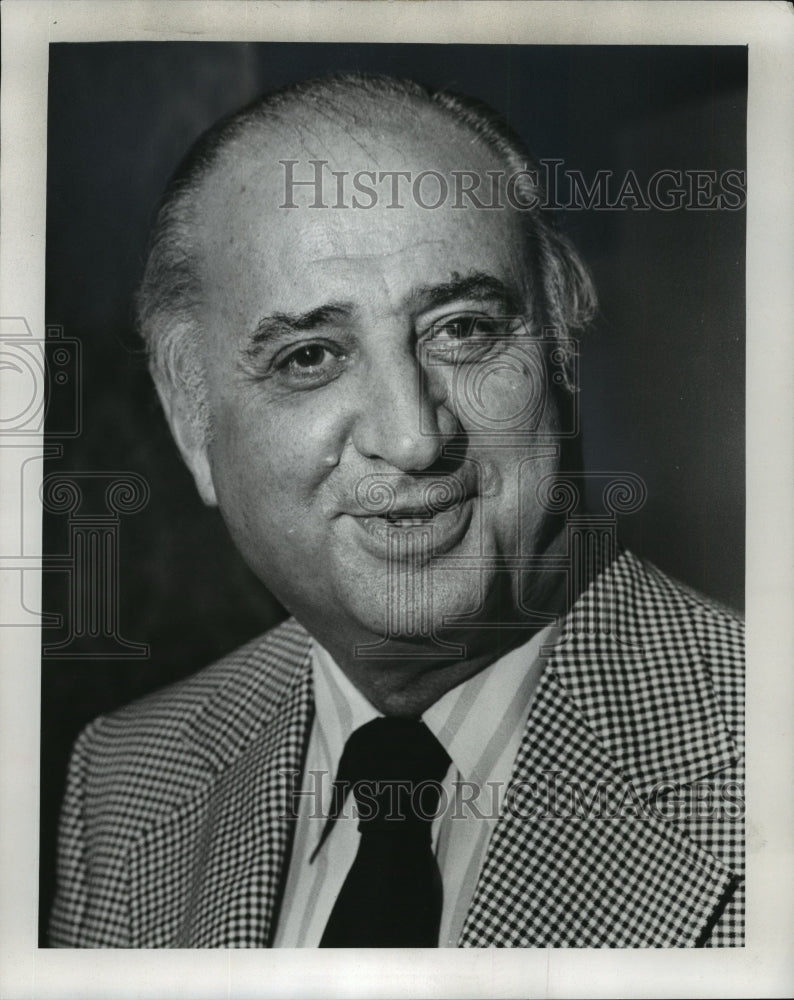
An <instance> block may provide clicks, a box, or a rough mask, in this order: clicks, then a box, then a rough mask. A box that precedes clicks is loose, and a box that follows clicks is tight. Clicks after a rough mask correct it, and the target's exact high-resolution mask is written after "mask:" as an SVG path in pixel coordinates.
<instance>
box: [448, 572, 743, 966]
mask: <svg viewBox="0 0 794 1000" xmlns="http://www.w3.org/2000/svg"><path fill="white" fill-rule="evenodd" d="M605 602H606V605H608V609H609V614H607V615H604V613H603V612H604V610H605ZM575 610H576V612H577V615H576V616H573V615H570V616H569V617H568V620H567V621H566V622H565V623H564V624H563V627H562V632H561V639H560V641H559V642H558V644H557V646H556V647H555V650H554V651H553V653H552V654H551V657H550V661H549V664H548V667H547V670H546V672H545V674H544V678H543V681H542V683H541V685H540V687H539V689H538V691H537V694H536V697H535V701H534V703H533V707H532V710H531V712H530V717H529V720H528V724H527V728H526V731H525V734H524V739H523V742H522V745H521V749H520V750H519V754H518V757H517V759H516V764H515V767H514V771H513V778H512V782H511V784H512V788H511V792H510V793H509V795H508V801H507V804H506V809H505V813H504V814H503V816H502V818H501V820H500V821H499V823H498V824H497V827H496V829H495V830H494V834H493V837H492V839H491V843H490V845H489V849H488V853H487V856H486V860H485V864H484V866H483V870H482V872H481V875H480V879H479V883H478V887H477V890H476V892H475V896H474V899H473V900H472V905H471V907H470V910H469V913H468V915H467V919H466V922H465V924H464V927H463V931H462V933H461V939H460V944H461V945H464V946H486V945H498V946H513V947H515V946H524V947H577V946H578V947H582V946H589V947H599V946H600V947H674V946H678V947H682V946H692V945H695V944H697V943H698V941H699V940H700V939H701V938H702V937H703V935H704V932H705V931H706V929H707V927H708V925H709V922H710V920H711V919H712V917H713V914H714V913H715V911H716V910H717V908H718V907H719V906H720V903H721V902H722V900H723V899H725V898H726V896H727V895H728V894H729V893H730V892H731V891H732V889H733V887H734V885H735V883H736V876H735V874H734V872H732V871H731V870H730V869H729V868H728V867H727V866H726V865H725V864H723V863H721V862H720V861H719V860H717V859H716V858H715V857H714V856H713V855H712V854H710V853H709V852H707V851H705V850H704V849H703V848H702V847H701V846H700V845H699V844H698V843H697V842H696V841H695V840H693V839H692V838H691V837H690V836H689V835H688V834H687V833H686V832H685V829H684V826H683V825H680V824H676V823H675V822H671V818H670V812H669V810H670V808H671V801H670V797H671V796H673V797H675V795H676V794H677V791H678V790H680V788H681V787H682V786H684V785H685V784H687V783H691V782H693V781H696V780H697V779H699V778H703V777H705V776H707V775H711V774H714V773H715V772H718V771H720V770H722V769H725V768H727V767H730V766H731V764H732V763H733V762H735V760H736V757H737V753H736V749H735V747H734V745H733V740H732V738H731V736H730V733H729V732H728V730H727V727H726V724H725V721H724V719H723V716H722V714H721V711H720V709H719V705H718V703H717V700H716V697H715V695H714V692H713V689H712V685H711V681H710V674H709V668H708V664H707V663H705V662H703V660H702V659H701V658H700V655H699V650H698V646H697V641H696V638H695V636H694V635H693V634H691V633H690V632H689V631H688V630H689V628H690V626H689V625H688V621H689V619H690V617H691V613H690V611H689V609H687V608H685V606H684V603H683V600H682V598H681V597H680V595H679V594H678V592H677V590H676V589H675V588H673V587H672V586H671V585H670V584H669V583H668V582H667V581H666V580H665V579H664V578H662V577H661V576H656V575H655V574H653V573H651V572H649V571H648V570H646V569H645V568H644V567H643V566H642V565H641V564H640V563H639V562H638V561H637V560H635V559H634V557H632V556H630V555H629V554H627V553H624V554H623V555H621V556H619V557H618V559H617V560H616V561H615V562H614V563H613V564H612V566H611V567H610V568H609V569H608V570H607V571H606V573H605V574H603V575H602V577H600V578H599V580H597V581H596V583H595V584H593V585H592V586H591V587H590V588H589V590H588V591H587V592H586V593H585V594H584V595H583V596H582V597H581V598H580V600H579V602H577V607H576V609H575ZM574 619H575V620H576V621H577V622H581V621H589V622H598V621H601V622H604V621H608V622H609V628H608V629H606V630H602V631H600V632H594V631H591V632H587V631H581V630H580V631H577V630H576V629H574V628H572V627H571V623H572V622H573V621H574Z"/></svg>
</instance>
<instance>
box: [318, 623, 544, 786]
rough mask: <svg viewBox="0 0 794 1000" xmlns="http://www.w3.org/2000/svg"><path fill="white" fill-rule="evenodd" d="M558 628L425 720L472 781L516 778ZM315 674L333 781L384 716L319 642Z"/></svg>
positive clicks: (467, 685)
mask: <svg viewBox="0 0 794 1000" xmlns="http://www.w3.org/2000/svg"><path fill="white" fill-rule="evenodd" d="M550 632H551V626H547V627H546V628H544V629H542V630H541V631H540V632H536V633H535V634H534V635H533V636H532V638H531V639H529V640H528V641H527V642H526V643H524V644H523V645H521V646H519V647H517V648H516V649H513V650H511V651H510V652H509V653H506V654H505V655H504V656H502V657H500V658H499V659H498V660H495V661H494V662H493V663H492V664H490V665H489V666H488V667H486V668H485V669H484V670H481V671H480V672H479V673H477V674H475V675H474V676H473V677H470V678H469V679H468V680H466V681H464V682H463V683H462V684H459V685H458V686H457V687H455V688H453V689H452V690H451V691H447V693H446V694H445V695H443V696H442V697H441V698H439V700H438V701H437V702H436V703H435V704H434V705H432V706H431V707H430V708H429V709H427V711H426V712H425V713H424V714H423V716H422V720H423V721H424V722H425V724H426V725H427V727H428V728H429V729H430V730H431V732H432V733H433V734H434V735H435V736H436V738H437V739H438V741H439V742H440V743H441V745H442V746H443V747H444V749H445V750H446V751H447V753H448V754H449V756H450V759H451V760H452V762H453V764H454V765H455V767H456V768H457V770H458V771H459V772H460V775H461V777H463V778H464V779H465V780H467V781H476V782H480V783H485V782H486V781H489V780H502V781H504V782H506V781H507V779H508V778H509V776H510V770H511V768H512V763H513V758H514V757H515V754H516V752H517V751H518V745H519V743H520V741H521V736H522V734H523V729H524V724H525V722H526V718H527V715H528V712H529V706H530V703H531V700H532V695H533V693H534V691H535V688H536V687H537V683H538V681H539V680H540V674H541V672H542V664H543V661H542V658H541V657H540V655H539V654H540V652H541V647H542V646H543V644H544V643H546V644H548V641H549V633H550ZM312 672H313V678H314V694H315V708H316V717H315V725H316V726H317V735H318V737H319V744H320V751H321V755H322V757H323V767H324V768H325V769H327V773H328V774H329V775H330V776H331V777H332V778H333V777H334V776H335V775H336V772H337V769H338V767H339V761H340V759H341V757H342V751H343V750H344V747H345V743H346V742H347V740H348V738H349V737H350V735H351V734H352V733H353V732H354V731H355V730H356V729H358V728H360V727H361V726H363V725H365V724H366V723H367V722H370V721H371V720H372V719H376V718H378V717H380V716H381V715H382V714H383V713H381V712H379V711H378V710H377V709H376V708H375V707H374V706H373V705H372V704H371V703H370V702H369V701H368V700H367V699H366V698H365V697H364V695H363V694H362V693H361V692H360V691H359V690H358V688H356V687H355V685H354V684H353V683H352V682H351V681H350V680H349V679H348V678H347V677H346V675H345V674H344V673H343V672H342V670H341V668H340V667H339V665H338V664H337V663H336V662H335V660H334V659H333V657H332V656H331V654H330V653H329V652H328V651H327V650H326V649H325V648H324V647H323V646H321V645H320V644H319V643H318V642H316V641H313V642H312Z"/></svg>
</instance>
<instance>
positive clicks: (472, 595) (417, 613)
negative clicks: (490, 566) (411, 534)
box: [340, 566, 510, 652]
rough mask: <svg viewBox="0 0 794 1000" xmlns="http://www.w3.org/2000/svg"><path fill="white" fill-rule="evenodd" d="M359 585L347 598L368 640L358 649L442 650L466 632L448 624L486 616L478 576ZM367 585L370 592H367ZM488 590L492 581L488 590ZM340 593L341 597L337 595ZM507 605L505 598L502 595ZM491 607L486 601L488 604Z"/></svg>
mask: <svg viewBox="0 0 794 1000" xmlns="http://www.w3.org/2000/svg"><path fill="white" fill-rule="evenodd" d="M359 581H364V582H363V583H362V585H361V586H359V587H357V588H356V590H355V593H353V594H351V593H349V592H348V602H349V605H348V606H349V608H350V611H351V612H352V616H353V618H354V619H355V620H356V621H357V622H358V625H359V628H360V630H361V633H362V634H367V633H368V634H369V635H370V636H371V639H367V640H361V641H360V643H378V642H381V643H382V642H386V641H388V642H389V643H390V644H391V643H393V644H394V646H395V647H402V646H405V647H406V648H407V649H408V650H416V651H417V652H418V650H419V648H421V647H422V646H430V647H435V646H438V648H445V647H444V645H443V643H442V644H441V645H439V644H438V642H437V641H436V640H439V639H440V640H443V641H444V642H445V643H450V642H452V643H457V644H458V645H459V644H460V636H461V635H462V636H463V638H464V641H465V638H466V636H467V633H468V634H469V635H470V633H469V630H468V629H465V628H464V629H462V630H461V629H459V628H458V626H457V625H455V624H449V622H450V620H451V619H452V620H454V619H460V618H464V619H470V618H471V620H472V621H476V620H481V616H482V615H483V614H484V613H485V612H484V608H483V604H484V602H483V599H482V595H481V581H480V572H479V571H478V570H471V571H461V570H440V569H438V568H436V569H434V570H433V571H432V575H431V570H430V567H429V566H428V568H427V572H426V573H425V572H417V571H416V569H414V570H413V571H412V572H411V573H407V572H406V573H399V574H395V576H394V577H392V580H391V581H388V582H387V581H386V579H385V578H381V579H378V580H377V581H374V580H369V581H366V579H365V578H362V577H359ZM367 582H368V583H369V586H367ZM485 589H486V590H487V591H488V590H492V589H493V581H492V583H491V587H490V588H488V587H487V586H486V587H485ZM340 592H341V593H343V591H340ZM505 600H506V601H508V603H509V600H510V599H509V597H507V595H505ZM491 603H492V602H490V601H489V604H491Z"/></svg>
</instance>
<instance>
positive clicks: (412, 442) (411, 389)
mask: <svg viewBox="0 0 794 1000" xmlns="http://www.w3.org/2000/svg"><path fill="white" fill-rule="evenodd" d="M365 381H366V385H365V386H364V392H363V394H362V400H363V402H362V406H361V408H360V410H359V413H358V415H357V419H356V421H355V425H354V428H353V444H354V445H355V446H356V449H357V450H358V452H359V454H361V455H363V456H364V457H365V458H368V459H380V460H382V461H384V462H387V463H388V464H389V465H391V466H394V467H395V468H397V469H400V470H401V471H403V472H419V471H422V470H424V469H427V468H428V467H430V466H431V465H433V463H434V462H435V461H436V460H437V459H438V458H439V456H440V455H441V451H442V448H443V446H444V444H445V442H447V441H449V440H450V439H451V438H452V437H454V435H455V433H456V432H457V429H458V427H457V420H456V419H455V417H454V415H453V414H452V413H451V412H450V411H449V410H448V409H446V407H445V406H444V401H445V399H446V395H447V394H446V388H445V386H444V383H443V381H442V379H441V378H440V377H439V375H438V374H436V373H433V372H429V371H428V370H427V369H425V368H423V366H422V365H421V363H420V362H419V360H418V358H417V357H416V356H415V355H413V354H412V353H410V352H409V351H406V352H405V353H401V354H400V355H399V356H395V355H394V354H391V355H390V356H389V357H384V358H382V359H379V360H378V362H377V363H375V364H372V365H370V366H369V368H368V371H367V373H366V376H365Z"/></svg>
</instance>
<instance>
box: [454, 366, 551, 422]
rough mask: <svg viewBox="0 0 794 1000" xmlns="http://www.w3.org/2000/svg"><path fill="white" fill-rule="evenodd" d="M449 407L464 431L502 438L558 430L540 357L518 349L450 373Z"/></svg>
mask: <svg viewBox="0 0 794 1000" xmlns="http://www.w3.org/2000/svg"><path fill="white" fill-rule="evenodd" d="M447 398H448V400H449V402H448V404H447V405H448V406H449V407H450V408H451V409H452V410H453V411H454V413H455V416H456V417H457V419H458V420H459V421H460V423H461V426H462V427H463V428H464V430H467V431H470V432H476V431H480V432H487V433H488V434H489V435H495V436H496V437H497V439H498V437H499V436H501V435H507V436H510V437H511V438H512V440H513V441H514V440H515V435H516V434H520V435H522V436H524V435H527V434H533V433H538V432H539V431H542V430H546V429H549V430H551V429H553V426H554V422H555V413H556V409H555V406H554V402H553V398H552V394H551V393H550V392H549V389H548V383H547V379H546V373H545V370H544V368H543V366H542V364H541V363H540V361H539V360H538V356H537V354H533V353H531V352H529V351H526V352H522V351H520V350H514V351H511V352H505V353H503V354H501V355H498V356H494V357H492V358H486V359H484V360H483V361H480V362H478V363H476V364H471V365H461V366H460V367H458V368H457V369H454V370H451V371H450V372H449V373H448V374H447Z"/></svg>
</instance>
